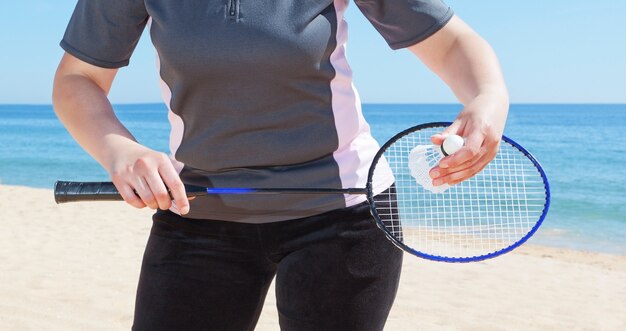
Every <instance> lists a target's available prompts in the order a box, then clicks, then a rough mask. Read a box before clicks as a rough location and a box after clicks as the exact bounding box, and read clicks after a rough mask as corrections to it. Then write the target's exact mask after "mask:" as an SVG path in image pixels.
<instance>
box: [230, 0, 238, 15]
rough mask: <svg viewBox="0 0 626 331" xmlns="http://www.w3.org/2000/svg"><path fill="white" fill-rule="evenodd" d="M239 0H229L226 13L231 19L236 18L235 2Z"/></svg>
mask: <svg viewBox="0 0 626 331" xmlns="http://www.w3.org/2000/svg"><path fill="white" fill-rule="evenodd" d="M238 2H239V0H229V4H228V14H229V15H230V18H231V19H237V3H238Z"/></svg>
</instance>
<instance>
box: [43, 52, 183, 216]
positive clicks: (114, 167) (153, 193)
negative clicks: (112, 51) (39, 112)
mask: <svg viewBox="0 0 626 331" xmlns="http://www.w3.org/2000/svg"><path fill="white" fill-rule="evenodd" d="M116 74H117V69H108V68H101V67H97V66H94V65H91V64H89V63H87V62H84V61H82V60H80V59H78V58H76V57H74V56H72V55H70V54H67V53H66V54H65V55H63V58H62V59H61V62H60V63H59V67H58V69H57V72H56V75H55V77H54V89H53V93H52V100H53V103H54V111H55V112H56V114H57V116H58V117H59V119H60V120H61V122H63V125H65V127H66V128H67V130H68V131H69V133H70V134H71V135H72V137H74V139H76V141H77V142H78V143H79V144H80V145H81V146H82V147H83V148H84V149H85V151H87V152H88V153H89V154H90V155H91V156H93V158H94V159H96V160H97V161H98V162H99V163H100V164H101V165H102V166H103V167H104V168H105V169H106V170H107V172H108V173H109V175H110V176H111V179H112V180H113V184H115V186H116V187H117V189H118V191H119V192H120V194H121V195H122V197H123V198H124V200H125V201H126V202H128V203H129V204H130V205H132V206H135V207H137V208H143V207H146V206H148V207H150V208H152V209H157V208H159V209H163V210H167V209H169V208H170V207H172V198H173V199H174V202H175V204H176V207H177V208H178V211H179V212H180V213H181V214H187V213H188V212H189V200H188V199H187V196H186V194H185V186H184V185H183V183H182V181H181V180H180V177H179V176H178V173H177V172H176V170H175V169H174V166H173V165H172V162H171V161H170V159H169V158H168V157H167V156H166V155H165V154H163V153H159V152H157V151H154V150H151V149H149V148H147V147H145V146H142V145H140V144H139V143H137V141H136V140H135V138H134V137H133V135H132V134H131V133H130V132H129V131H128V129H126V127H124V125H123V124H122V123H121V122H120V121H119V119H118V118H117V117H116V116H115V113H114V112H113V107H111V103H110V102H109V100H108V99H107V94H108V93H109V90H110V89H111V84H112V83H113V79H114V78H115V75H116ZM168 189H169V194H168Z"/></svg>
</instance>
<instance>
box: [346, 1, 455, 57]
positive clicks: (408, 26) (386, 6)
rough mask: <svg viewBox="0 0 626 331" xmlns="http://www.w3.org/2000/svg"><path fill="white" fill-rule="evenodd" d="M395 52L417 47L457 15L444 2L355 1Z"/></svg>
mask: <svg viewBox="0 0 626 331" xmlns="http://www.w3.org/2000/svg"><path fill="white" fill-rule="evenodd" d="M354 2H355V3H356V5H357V6H358V7H359V9H360V10H361V12H362V13H363V14H364V15H365V17H367V19H368V20H369V21H370V22H371V23H372V25H374V28H376V30H378V32H379V33H380V34H381V35H382V36H383V38H384V39H385V41H387V43H388V44H389V47H391V48H392V49H400V48H404V47H408V46H411V45H414V44H416V43H418V42H420V41H422V40H424V39H426V38H428V37H429V36H430V35H432V34H434V33H435V32H437V31H438V30H439V29H441V28H442V27H443V26H444V25H446V23H448V21H449V20H450V19H451V18H452V16H453V15H454V13H453V11H452V9H451V8H450V7H448V6H447V5H445V4H444V3H443V2H442V1H441V0H354Z"/></svg>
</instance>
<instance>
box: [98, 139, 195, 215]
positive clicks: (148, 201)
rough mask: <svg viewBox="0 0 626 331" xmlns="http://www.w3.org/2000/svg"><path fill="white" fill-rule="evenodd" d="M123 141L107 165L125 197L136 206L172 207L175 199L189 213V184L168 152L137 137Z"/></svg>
mask: <svg viewBox="0 0 626 331" xmlns="http://www.w3.org/2000/svg"><path fill="white" fill-rule="evenodd" d="M118 143H119V142H118ZM123 144H124V145H125V146H116V148H115V153H114V155H113V156H112V157H111V160H110V162H109V164H108V165H107V166H106V167H105V168H106V170H107V171H108V173H109V175H110V176H111V180H112V181H113V184H115V187H117V190H118V191H119V192H120V194H121V195H122V197H123V198H124V201H126V202H127V203H128V204H130V205H132V206H134V207H136V208H143V207H146V206H148V207H149V208H151V209H157V208H158V209H162V210H168V209H170V208H171V207H172V199H174V203H175V205H176V208H177V209H178V211H179V212H180V213H181V214H183V215H184V214H187V213H188V212H189V200H188V199H187V195H186V193H185V186H184V185H183V182H182V181H181V180H180V177H179V176H178V173H177V172H176V170H175V169H174V166H173V165H172V162H171V161H170V159H169V158H168V157H167V155H165V154H164V153H161V152H157V151H155V150H152V149H150V148H147V147H145V146H142V145H140V144H138V143H136V142H134V141H127V142H124V143H123ZM121 151H123V152H121ZM168 190H169V192H168Z"/></svg>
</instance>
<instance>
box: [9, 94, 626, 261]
mask: <svg viewBox="0 0 626 331" xmlns="http://www.w3.org/2000/svg"><path fill="white" fill-rule="evenodd" d="M115 108H116V113H117V114H118V116H119V117H120V119H121V120H122V122H123V123H124V124H125V125H126V126H127V127H128V128H129V130H130V131H131V132H132V133H133V134H134V135H135V137H136V138H137V139H138V140H139V141H140V142H141V143H143V144H146V145H148V146H149V147H151V148H154V149H157V150H161V151H164V152H166V151H167V148H168V138H169V123H168V122H167V115H166V114H167V109H166V107H165V106H164V105H162V104H141V105H119V106H116V107H115ZM460 109H461V108H460V106H458V105H364V107H363V111H364V113H365V117H366V118H367V120H368V121H369V123H370V125H371V127H372V132H373V134H374V136H375V137H376V139H378V140H379V141H380V142H384V141H386V140H387V139H389V138H390V137H391V136H393V135H394V134H395V133H397V132H399V131H401V130H403V129H405V128H407V127H409V126H411V125H413V124H419V123H424V122H432V121H452V120H453V119H454V116H455V115H456V113H457V112H458V111H459V110H460ZM624 132H626V105H513V106H512V107H511V111H510V114H509V119H508V122H507V128H506V131H505V134H506V135H507V136H509V137H510V138H513V139H514V140H515V141H517V142H519V143H520V144H521V145H522V146H524V147H526V148H527V149H528V150H529V151H531V153H533V155H535V157H536V158H537V159H538V160H539V161H540V163H541V164H542V166H543V167H544V169H545V171H546V173H547V175H548V178H549V180H550V185H551V190H552V201H551V207H550V213H549V214H548V217H547V218H546V221H545V224H544V226H542V228H541V229H540V231H539V232H538V233H537V235H535V236H534V237H533V238H531V241H532V242H535V243H539V244H544V245H552V246H560V247H570V248H577V249H585V250H592V251H600V252H608V253H617V254H626V170H625V169H624V167H626V139H624V137H625V135H624ZM0 144H1V146H0V147H1V148H0V183H2V184H8V185H25V186H31V187H43V188H51V187H52V185H53V183H54V181H55V180H58V179H63V180H81V181H102V180H108V175H107V174H106V172H104V171H103V170H102V169H101V168H100V166H99V165H98V164H97V163H96V162H95V161H93V160H92V159H91V157H90V156H89V155H88V154H86V153H85V152H84V151H83V150H82V149H81V148H80V147H79V146H78V145H77V144H76V143H75V142H74V141H73V140H72V138H71V137H70V135H69V134H68V133H67V132H66V131H65V129H64V128H63V127H62V125H61V124H60V123H59V121H58V120H57V119H56V117H55V115H54V112H53V111H52V107H51V106H28V105H19V106H14V105H0ZM0 204H1V202H0Z"/></svg>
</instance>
